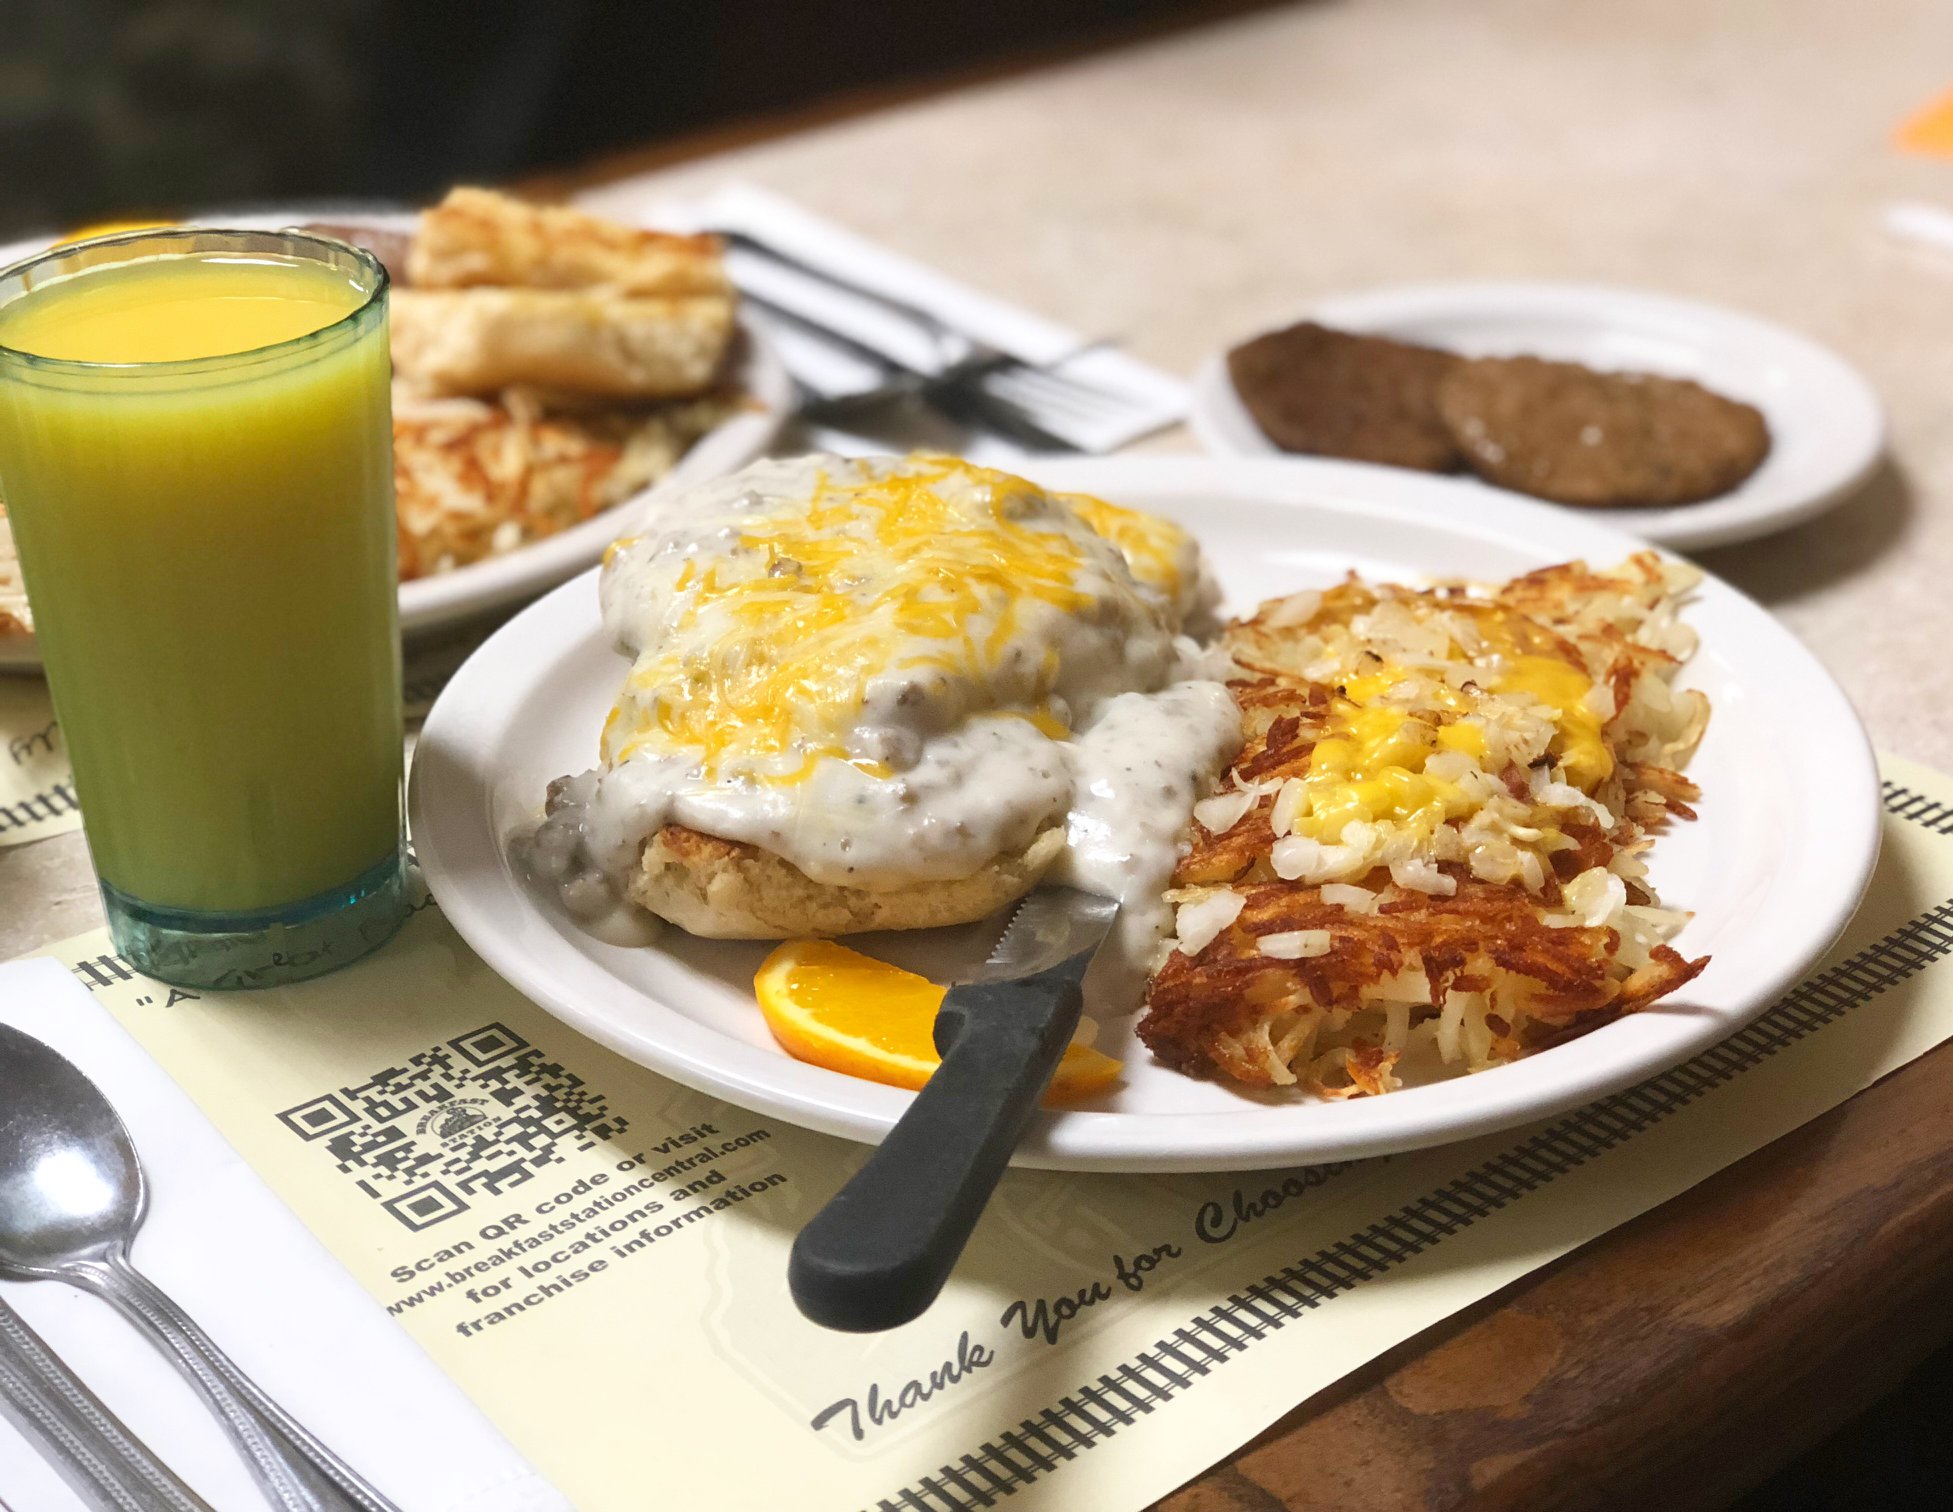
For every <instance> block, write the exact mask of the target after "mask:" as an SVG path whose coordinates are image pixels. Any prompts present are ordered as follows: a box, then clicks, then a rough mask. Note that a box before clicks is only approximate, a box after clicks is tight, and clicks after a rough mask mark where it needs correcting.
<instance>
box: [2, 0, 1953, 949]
mask: <svg viewBox="0 0 1953 1512" xmlns="http://www.w3.org/2000/svg"><path fill="white" fill-rule="evenodd" d="M1949 86H1953V6H1947V5H1945V4H1943V3H1937V0H1858V3H1854V4H1850V5H1844V4H1837V3H1835V0H1833V3H1825V0H1722V3H1719V4H1716V5H1714V6H1709V5H1703V4H1701V3H1699V0H1618V3H1614V4H1609V5H1587V6H1565V5H1558V4H1553V3H1549V0H1478V3H1475V4H1473V5H1470V6H1460V5H1453V4H1447V3H1444V0H1320V3H1312V4H1301V5H1296V6H1292V7H1284V8H1280V9H1276V10H1272V11H1266V12H1260V13H1256V14H1252V15H1248V16H1245V17H1242V18H1240V19H1237V20H1232V21H1228V22H1224V23H1220V24H1216V25H1213V26H1208V27H1204V28H1200V29H1197V30H1193V31H1189V32H1182V33H1176V34H1173V35H1171V36H1167V37H1164V38H1162V39H1160V40H1158V41H1155V42H1151V43H1147V44H1144V45H1140V46H1135V47H1129V48H1124V49H1120V50H1116V51H1112V52H1107V53H1101V54H1097V55H1094V56H1092V57H1089V58H1087V59H1085V60H1083V61H1079V62H1075V63H1071V64H1067V65H1063V66H1059V67H1054V68H1049V69H1043V70H1039V71H1035V72H1031V73H1025V74H1019V75H1014V76H1012V77H1009V78H1006V79H1003V80H1001V81H998V82H994V83H989V84H984V85H980V86H976V87H971V88H966V89H961V90H957V91H953V92H950V93H946V94H940V95H935V96H932V97H929V98H927V99H924V100H922V101H920V102H919V103H914V104H909V105H904V106H901V107H898V108H893V109H888V110H884V111H880V112H877V113H875V114H872V115H866V116H861V117H858V118H855V119H852V120H848V121H845V122H843V123H841V124H838V125H832V126H827V127H822V128H818V129H812V130H807V131H802V132H798V133H795V134H793V135H791V136H788V137H783V138H780V139H776V140H773V141H770V142H767V143H764V144H762V145H759V146H755V147H750V148H745V149H742V150H738V151H734V152H729V153H725V154H722V155H719V156H715V157H710V158H703V159H699V160H696V161H693V162H689V163H687V164H685V165H684V166H682V167H678V168H674V169H670V170H667V171H664V172H661V173H658V174H656V175H652V176H649V177H645V178H636V179H631V180H629V181H625V182H621V183H618V184H615V185H612V186H610V187H608V188H605V189H600V190H598V191H596V192H594V193H593V194H592V195H591V196H590V199H591V202H592V203H593V204H597V205H599V206H601V205H602V204H603V203H604V202H606V201H609V202H611V203H613V204H619V203H628V202H641V201H643V200H644V199H646V198H649V197H656V196H663V195H667V194H683V193H690V192H697V191H699V190H702V189H704V188H706V187H708V186H709V185H711V184H712V183H713V182H715V181H717V180H719V179H721V178H723V177H727V176H734V175H736V176H739V177H744V178H749V179H752V180H755V181H757V182H759V183H762V184H766V185H769V186H771V187H774V188H776V189H779V190H781V191H782V192H784V193H787V194H790V195H793V196H795V197H797V198H799V199H801V200H803V201H804V202H805V203H807V204H808V205H809V206H811V207H813V208H814V209H816V210H819V211H821V212H823V213H825V214H827V215H830V216H832V217H834V218H835V219H837V220H840V221H842V222H844V223H846V224H848V225H850V226H853V227H854V228H856V229H858V230H860V231H862V232H864V233H866V234H868V235H870V236H874V237H877V238H880V239H883V240H885V241H886V242H888V243H889V244H890V245H892V246H895V247H898V248H900V249H902V250H904V251H907V252H910V253H912V254H914V255H916V256H918V257H920V258H923V259H925V260H927V261H930V262H933V263H935V264H937V265H938V266H940V267H942V268H944V269H946V270H948V271H950V272H952V273H955V274H957V275H959V276H961V277H964V278H967V279H969V280H970V281H971V282H973V283H975V284H977V285H979V286H983V287H987V288H990V289H994V290H997V291H999V292H1002V293H1006V294H1008V295H1010V296H1011V297H1012V298H1014V299H1016V300H1018V301H1020V302H1022V303H1024V304H1026V305H1028V306H1029V307H1031V308H1034V309H1038V310H1041V311H1043V312H1045V313H1047V314H1049V315H1052V316H1054V317H1057V318H1059V319H1061V320H1063V321H1065V322H1067V323H1069V324H1071V325H1074V326H1076V327H1078V328H1080V329H1083V330H1087V331H1091V332H1094V333H1099V334H1104V335H1108V336H1118V337H1121V338H1123V339H1124V340H1125V341H1126V342H1127V344H1128V345H1129V346H1130V347H1131V348H1132V349H1133V350H1134V351H1135V352H1137V353H1138V354H1139V355H1141V356H1143V357H1146V358H1149V359H1151V360H1153V361H1155V362H1158V363H1160V364H1161V365H1163V366H1164V367H1166V368H1168V369H1171V370H1175V371H1180V372H1188V373H1190V372H1191V371H1192V370H1193V368H1194V367H1195V366H1196V365H1197V364H1198V363H1199V362H1200V360H1201V359H1202V358H1203V357H1205V356H1206V355H1207V354H1208V353H1209V352H1211V351H1212V350H1214V349H1215V348H1216V347H1217V346H1219V345H1221V344H1223V343H1226V342H1229V341H1231V340H1234V339H1236V338H1238V337H1240V336H1242V335H1244V334H1247V333H1249V332H1252V331H1254V330H1256V329H1257V328H1259V327H1262V326H1264V325H1266V324H1268V323H1269V322H1271V321H1275V320H1279V319H1281V318H1283V317H1284V316H1286V315H1289V314H1291V313H1293V312H1294V311H1295V310H1297V309H1298V308H1299V307H1301V306H1303V305H1305V304H1306V303H1308V302H1309V301H1310V300H1312V299H1314V298H1316V297H1318V296H1321V295H1324V294H1328V293H1332V292H1342V291H1350V290H1359V289H1364V288H1369V287H1374V286H1377V285H1382V284H1387V283H1392V282H1399V281H1406V280H1414V279H1437V278H1457V277H1468V276H1505V277H1539V278H1574V279H1590V280H1597V281H1606V282H1614V283H1621V284H1629V285H1639V286H1642V287H1645V288H1649V289H1654V290H1659V291H1662V292H1666V293H1672V294H1677V295H1683V296H1687V297H1692V298H1697V299H1706V300H1718V301H1723V302H1726V303H1728V304H1731V305H1734V306H1736V307H1738V308H1741V309H1746V310H1749V311H1752V312H1754V313H1756V314H1759V315H1763V316H1766V317H1769V318H1772V319H1776V320H1780V321H1783V322H1785V323H1787V324H1789V325H1791V326H1793V327H1795V328H1797V329H1799V330H1802V331H1804V332H1806V333H1807V334H1809V335H1811V336H1813V337H1815V338H1817V339H1818V340H1820V341H1822V342H1825V343H1828V344H1829V345H1831V346H1832V347H1834V348H1836V349H1837V350H1838V351H1839V352H1841V353H1842V354H1843V355H1844V356H1845V357H1846V358H1847V359H1849V360H1850V361H1851V362H1853V363H1855V364H1857V365H1858V366H1859V367H1860V368H1861V369H1862V370H1863V371H1864V372H1865V374H1866V375H1867V376H1868V377H1869V378H1870V380H1871V382H1872V384H1873V385H1874V387H1875V388H1877V390H1878V391H1879V393H1880V394H1881V395H1882V396H1883V398H1884V400H1885V403H1886V404H1887V406H1888V407H1889V411H1890V421H1891V431H1890V462H1889V464H1888V465H1887V466H1886V467H1885V468H1884V470H1883V471H1882V472H1881V474H1880V475H1879V476H1878V478H1877V479H1876V480H1875V481H1874V482H1873V483H1872V485H1871V486H1870V487H1868V488H1867V489H1865V490H1864V491H1863V492H1862V493H1861V494H1860V495H1858V496H1857V497H1856V498H1854V499H1852V500H1851V501H1850V502H1848V503H1847V504H1845V505H1844V506H1843V507H1841V508H1840V509H1838V510H1836V511H1835V512H1833V513H1831V514H1829V515H1827V516H1825V517H1824V518H1822V519H1820V520H1818V521H1816V522H1814V523H1812V524H1809V525H1807V526H1804V527H1802V528H1800V529H1797V530H1794V531H1791V532H1789V533H1787V534H1784V535H1781V536H1777V537H1775V538H1772V539H1769V540H1765V541H1760V542H1756V543H1752V544H1750V545H1745V546H1736V547H1730V548H1726V549H1723V550H1719V551H1715V552H1712V553H1708V554H1706V555H1705V556H1704V558H1703V560H1704V561H1705V562H1706V563H1707V564H1708V565H1709V566H1710V567H1711V568H1712V569H1713V570H1715V571H1716V572H1718V573H1721V574H1722V575H1723V576H1725V577H1727V578H1729V579H1730V580H1731V581H1733V582H1735V583H1737V584H1738V585H1739V586H1741V587H1743V588H1745V589H1747V590H1748V591H1749V592H1751V593H1753V594H1755V595H1756V596H1757V597H1759V598H1761V599H1762V600H1763V601H1764V602H1765V603H1766V604H1768V605H1769V606H1770V607H1771V608H1773V609H1774V610H1776V612H1777V613H1779V614H1780V615H1781V616H1782V617H1783V618H1784V619H1785V620H1786V621H1787V622H1788V623H1789V624H1790V626H1791V627H1792V628H1793V629H1794V630H1795V631H1796V632H1797V633H1798V634H1799V635H1801V636H1802V637H1803V638H1804V639H1805V640H1806V641H1807V642H1808V643H1809V644H1810V645H1811V647H1812V648H1813V649H1814V650H1815V651H1816V652H1817V653H1818V655H1819V656H1820V657H1822V658H1823V659H1824V660H1825V661H1826V662H1827V663H1828V664H1829V665H1830V667H1831V668H1832V670H1833V671H1834V672H1835V673H1836V674H1837V676H1838V677H1839V679H1840V681H1842V682H1843V684H1844V686H1845V687H1846V689H1847V690H1848V691H1849V692H1850V693H1851V695H1852V697H1853V699H1854V700H1855V701H1856V702H1857V705H1858V707H1859V709H1860V711H1861V712H1862V713H1863V714H1864V716H1865V720H1866V723H1867V724H1868V725H1869V726H1870V728H1871V732H1872V735H1873V737H1874V739H1875V740H1877V741H1878V742H1879V744H1881V745H1882V746H1885V747H1887V748H1890V749H1892V750H1896V751H1898V752H1901V753H1902V754H1905V755H1908V756H1913V757H1916V758H1918V759H1920V760H1923V761H1927V762H1932V763H1935V764H1937V765H1939V766H1941V767H1953V654H1950V653H1949V652H1948V650H1947V649H1946V648H1947V647H1948V646H1949V645H1953V255H1937V256H1935V255H1930V254H1925V253H1921V252H1917V251H1913V250H1910V249H1908V248H1905V247H1901V246H1899V245H1897V244H1894V243H1892V242H1890V241H1888V240H1887V239H1886V238H1885V237H1884V236H1883V234H1882V233H1881V232H1880V230H1879V227H1878V212H1879V209H1880V207H1881V206H1882V205H1884V204H1885V203H1887V202H1888V201H1890V200H1893V199H1899V198H1922V199H1932V200H1938V201H1940V202H1943V203H1946V204H1948V205H1949V206H1953V162H1948V161H1935V160H1931V159H1925V158H1920V157H1908V156H1906V155H1903V154H1901V153H1899V152H1897V151H1895V150H1894V149H1893V148H1892V147H1891V146H1890V145H1889V139H1890V135H1891V131H1892V128H1893V126H1894V125H1895V124H1896V123H1897V122H1898V121H1899V120H1900V119H1901V118H1902V117H1904V116H1905V115H1907V114H1908V113H1910V112H1911V111H1913V110H1914V109H1916V108H1917V107H1919V106H1920V105H1921V104H1923V103H1924V102H1925V101H1927V100H1929V99H1930V98H1932V97H1933V96H1934V95H1936V94H1937V93H1939V92H1940V91H1941V90H1943V89H1945V88H1947V87H1949ZM1150 444H1151V445H1153V446H1155V447H1161V448H1186V447H1189V446H1191V445H1192V444H1193V443H1192V442H1191V440H1190V439H1189V438H1188V437H1186V436H1185V435H1184V434H1174V435H1169V436H1166V437H1162V438H1159V439H1158V440H1156V441H1155V442H1152V443H1150ZM99 917H100V915H99V911H98V909H97V906H96V904H95V901H94V896H93V891H92V888H90V887H89V885H88V882H87V873H86V870H85V852H84V851H83V849H82V845H81V840H80V837H79V836H69V837H64V838H61V839H57V840H51V841H45V842H42V843H40V844H37V845H29V846H23V847H18V848H15V849H13V850H9V851H0V959H3V958H5V957H6V956H8V955H11V954H14V953H16V952H18V951H20V950H23V949H28V948H31V947H32V946H33V945H35V944H37V943H40V942H42V941H46V940H51V939H56V938H60V937H61V936H63V935H66V934H70V933H73V932H75V931H77V930H79V929H81V928H84V927H86V926H88V925H90V924H92V923H95V922H98V921H99Z"/></svg>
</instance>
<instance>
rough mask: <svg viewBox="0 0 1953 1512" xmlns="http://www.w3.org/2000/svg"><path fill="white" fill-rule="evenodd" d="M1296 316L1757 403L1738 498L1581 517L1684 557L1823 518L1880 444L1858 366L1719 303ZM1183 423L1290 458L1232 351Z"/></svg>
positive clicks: (1441, 304)
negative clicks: (1766, 436)
mask: <svg viewBox="0 0 1953 1512" xmlns="http://www.w3.org/2000/svg"><path fill="white" fill-rule="evenodd" d="M1296 318H1297V319H1298V320H1315V321H1319V322H1321V323H1322V324H1323V325H1328V326H1335V327H1337V328H1338V329H1340V330H1346V331H1361V332H1365V333H1368V334H1372V335H1378V336H1390V337H1394V338H1396V339H1397V340H1399V341H1411V342H1418V343H1421V344H1423V345H1426V346H1435V347H1443V348H1446V349H1447V350H1449V351H1454V352H1460V353H1463V354H1464V355H1466V356H1470V357H1509V356H1534V357H1550V358H1555V359H1558V360H1561V361H1566V362H1581V363H1585V364H1586V365H1587V366H1588V367H1593V368H1602V369H1608V370H1615V371H1618V370H1622V369H1629V370H1636V371H1640V372H1647V373H1661V374H1665V375H1667V376H1670V377H1675V378H1692V379H1694V380H1695V381H1696V382H1697V383H1700V384H1703V385H1704V386H1705V387H1708V388H1712V389H1714V390H1716V391H1717V392H1718V393H1721V394H1727V395H1728V396H1729V397H1730V398H1732V399H1741V400H1743V401H1745V402H1746V403H1749V404H1753V405H1755V406H1756V407H1757V408H1758V409H1760V410H1762V411H1763V416H1764V419H1765V420H1766V421H1767V422H1768V423H1769V427H1770V454H1769V456H1767V457H1765V458H1764V460H1763V465H1762V466H1761V467H1759V468H1758V469H1757V470H1756V471H1755V472H1754V473H1752V474H1751V475H1750V476H1749V477H1748V478H1746V479H1745V480H1744V481H1743V483H1742V484H1741V485H1740V486H1739V487H1737V488H1736V489H1734V490H1733V491H1731V492H1729V493H1726V494H1723V495H1721V496H1720V497H1718V498H1714V499H1705V500H1704V501H1703V502H1701V503H1699V504H1679V505H1672V506H1667V507H1663V508H1654V509H1605V510H1582V511H1580V512H1581V513H1582V514H1583V515H1589V516H1593V517H1595V518H1599V519H1602V520H1604V521H1605V522H1606V523H1607V524H1608V525H1611V526H1612V527H1613V528H1614V529H1616V530H1623V531H1626V532H1628V533H1629V534H1630V535H1638V536H1641V537H1643V538H1644V539H1646V540H1650V541H1658V542H1660V543H1661V544H1662V545H1664V546H1672V547H1674V548H1675V549H1676V550H1678V551H1692V550H1698V549H1701V548H1703V547H1708V546H1726V545H1728V544H1729V543H1730V542H1732V541H1747V540H1750V539H1752V538H1753V537H1756V536H1762V535H1769V534H1771V533H1772V532H1774V531H1778V530H1784V529H1787V528H1788V527H1789V526H1792V525H1795V524H1797V523H1799V522H1800V521H1803V520H1807V519H1809V518H1811V516H1813V515H1816V514H1820V513H1822V512H1823V511H1824V510H1826V509H1828V508H1830V507H1831V506H1832V505H1833V504H1836V503H1839V502H1840V501H1842V500H1843V499H1845V498H1846V497H1848V496H1849V495H1850V494H1851V493H1852V491H1853V490H1854V489H1856V488H1857V487H1858V486H1859V485H1860V484H1861V483H1863V482H1864V481H1865V479H1866V478H1867V477H1868V476H1870V474H1871V472H1872V469H1873V468H1874V467H1876V466H1877V465H1878V459H1879V454H1880V453H1881V451H1882V450H1883V449H1884V445H1885V412H1884V409H1883V407H1882V406H1881V405H1880V404H1879V401H1878V396H1877V395H1876V394H1875V393H1873V392H1872V387H1871V385H1870V384H1869V383H1867V382H1866V381H1865V380H1864V378H1863V377H1862V376H1860V374H1859V373H1858V371H1857V370H1856V369H1855V368H1853V367H1852V366H1851V365H1850V364H1849V363H1847V362H1846V361H1845V360H1844V359H1843V358H1841V357H1839V356H1838V355H1837V354H1835V353H1834V352H1831V351H1828V350H1826V349H1825V348H1824V347H1821V346H1819V345H1818V344H1817V343H1816V342H1814V341H1810V340H1808V339H1806V338H1805V337H1802V336H1799V335H1797V334H1796V333H1795V332H1793V331H1787V330H1785V329H1784V328H1783V327H1782V326H1779V325H1772V324H1771V323H1770V322H1768V321H1764V320H1758V319H1756V318H1755V317H1754V316H1750V315H1744V314H1741V313H1739V312H1737V311H1735V310H1729V309H1723V308H1721V307H1720V306H1717V305H1707V304H1695V303H1692V302H1690V301H1688V300H1682V299H1669V298H1666V297H1664V296H1661V295H1656V294H1643V293H1639V292H1637V291H1635V290H1631V289H1610V288H1602V287H1598V286H1594V285H1588V284H1560V283H1503V282H1490V281H1486V282H1465V283H1442V284H1409V285H1405V286H1402V287H1399V288H1391V289H1379V290H1376V291H1375V292H1373V293H1368V294H1352V295H1346V296H1344V297H1342V298H1338V299H1327V300H1323V301H1322V302H1321V303H1319V304H1316V305H1314V306H1312V307H1311V308H1310V309H1308V310H1307V311H1306V312H1304V313H1303V314H1301V315H1298V316H1297V317H1296ZM1244 339H1245V338H1244ZM1188 424H1189V425H1191V426H1192V428H1193V432H1194V435H1195V436H1197V437H1198V438H1199V439H1200V443H1201V445H1203V446H1204V447H1206V448H1207V450H1209V451H1211V452H1215V453H1217V454H1219V455H1221V456H1228V457H1279V456H1282V455H1284V453H1283V452H1282V450H1281V448H1280V447H1278V446H1276V445H1275V443H1274V442H1273V441H1270V440H1269V439H1268V437H1267V436H1265V435H1263V434H1262V431H1261V427H1260V426H1258V425H1256V424H1255V422H1254V417H1253V416H1251V415H1250V414H1249V413H1248V411H1247V407H1246V406H1245V405H1243V404H1242V403H1241V399H1240V396H1239V395H1238V394H1236V393H1235V391H1234V384H1233V382H1232V380H1231V379H1230V378H1229V377H1228V372H1227V356H1226V353H1225V352H1219V353H1216V354H1215V355H1214V356H1212V357H1210V358H1209V359H1208V360H1207V361H1206V362H1205V363H1204V364H1203V365H1202V366H1201V369H1200V372H1199V374H1198V375H1197V376H1196V377H1195V379H1194V393H1193V410H1192V413H1191V414H1190V415H1189V416H1188ZM1472 489H1473V495H1472V496H1455V495H1453V496H1447V497H1449V498H1451V499H1452V502H1453V506H1454V507H1455V506H1456V504H1457V502H1458V500H1459V498H1461V497H1463V498H1464V500H1465V503H1466V505H1467V507H1473V508H1475V507H1476V497H1475V496H1476V495H1496V496H1499V497H1504V498H1512V497H1515V495H1513V494H1512V493H1511V491H1510V490H1506V489H1498V488H1493V487H1492V486H1491V485H1489V484H1485V483H1479V482H1477V481H1476V480H1472ZM1517 497H1521V498H1523V497H1525V496H1524V495H1517ZM1553 507H1554V508H1567V507H1569V506H1564V505H1555V506H1553Z"/></svg>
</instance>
